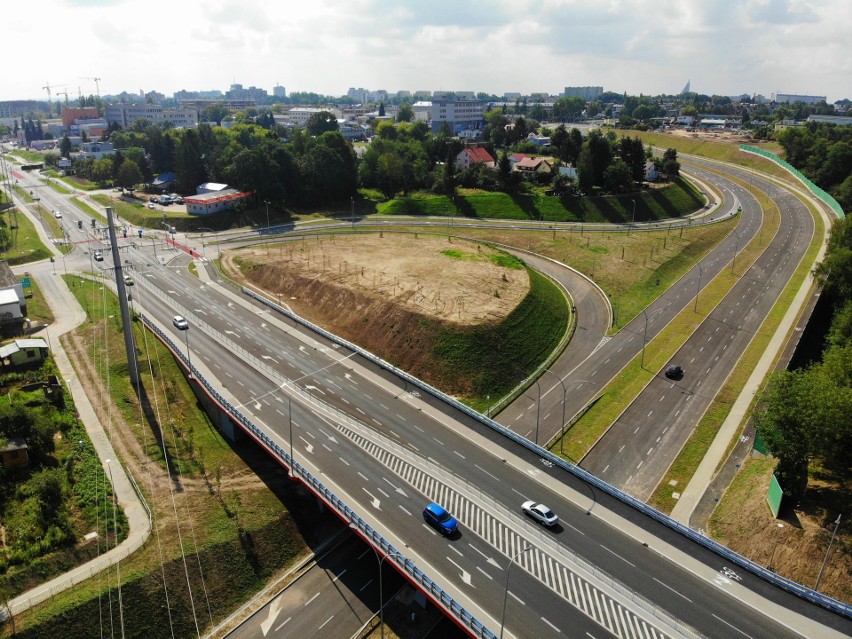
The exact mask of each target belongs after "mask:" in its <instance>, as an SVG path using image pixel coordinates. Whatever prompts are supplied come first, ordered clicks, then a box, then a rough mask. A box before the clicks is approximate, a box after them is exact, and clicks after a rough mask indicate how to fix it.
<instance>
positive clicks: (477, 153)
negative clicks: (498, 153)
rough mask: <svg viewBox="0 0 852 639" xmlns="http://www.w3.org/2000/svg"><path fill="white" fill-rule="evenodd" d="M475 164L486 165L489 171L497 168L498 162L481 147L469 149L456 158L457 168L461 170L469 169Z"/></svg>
mask: <svg viewBox="0 0 852 639" xmlns="http://www.w3.org/2000/svg"><path fill="white" fill-rule="evenodd" d="M474 164H484V165H485V166H486V167H488V168H489V169H493V168H495V167H496V166H497V162H495V161H494V158H493V157H491V154H490V153H489V152H488V151H486V150H485V149H483V148H482V147H481V146H474V147H468V148H465V149H463V150H462V152H461V153H459V154H458V155H457V156H456V168H458V169H460V170H462V171H463V170H464V169H469V168H470V167H472V166H473V165H474Z"/></svg>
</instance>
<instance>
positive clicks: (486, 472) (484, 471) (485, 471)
mask: <svg viewBox="0 0 852 639" xmlns="http://www.w3.org/2000/svg"><path fill="white" fill-rule="evenodd" d="M474 466H475V467H476V468H478V469H479V470H481V471H482V472H483V473H485V474H486V475H488V476H489V477H491V479H496V480H498V481H499V479H500V478H499V477H497V476H496V475H492V474H491V473H489V472H488V471H487V470H485V469H484V468H483V467H482V466H480V465H479V464H474Z"/></svg>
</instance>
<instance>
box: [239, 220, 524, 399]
mask: <svg viewBox="0 0 852 639" xmlns="http://www.w3.org/2000/svg"><path fill="white" fill-rule="evenodd" d="M222 265H223V267H224V268H225V269H226V271H228V272H229V273H230V274H231V275H232V276H234V277H237V278H239V279H247V280H248V282H249V283H251V285H253V286H254V287H257V288H260V289H262V290H264V291H266V292H267V294H269V296H270V297H271V298H273V299H275V297H276V296H277V297H278V299H279V301H280V302H281V303H282V304H286V305H288V306H289V307H290V308H292V309H293V311H294V312H295V313H297V314H299V315H301V316H302V317H305V318H306V319H308V320H310V321H311V322H314V323H315V324H318V325H320V326H322V327H324V328H326V329H328V330H330V331H332V332H333V333H335V334H336V335H339V336H340V337H343V338H344V339H347V340H350V341H352V342H355V343H357V344H359V345H360V346H362V347H363V348H366V349H367V350H369V351H371V352H373V353H375V354H376V355H378V356H379V357H382V358H383V359H386V360H387V361H390V362H392V363H393V364H394V365H396V366H398V367H400V368H403V369H404V370H406V371H408V372H409V373H411V374H413V375H415V376H417V377H419V378H420V379H423V380H425V381H427V382H428V383H430V384H434V385H437V386H440V387H441V388H444V389H446V390H447V391H448V392H451V393H453V394H462V395H463V394H466V393H467V392H468V391H469V390H470V389H469V388H468V386H467V384H466V380H464V379H457V378H456V379H453V378H452V375H450V374H448V373H447V371H446V369H445V367H444V366H443V365H442V363H441V362H440V361H436V360H435V358H434V356H433V353H432V347H433V345H434V340H435V336H436V335H437V334H438V333H439V332H440V331H442V330H445V329H450V330H465V329H469V328H473V327H476V326H482V325H489V324H497V323H499V322H500V321H502V320H503V319H505V318H506V317H507V316H508V315H509V313H511V312H512V311H513V310H514V309H515V308H516V307H517V305H518V304H519V303H520V302H521V301H522V300H523V299H524V297H525V296H526V295H527V293H528V292H529V290H530V283H529V276H528V274H527V272H526V270H525V269H524V268H522V266H521V264H520V262H518V261H517V260H516V259H515V258H512V257H510V256H507V255H506V254H505V253H502V252H500V251H497V250H495V249H492V248H490V247H488V246H486V245H483V244H478V243H475V242H463V241H460V240H453V242H448V241H447V240H446V239H445V238H434V237H430V236H425V235H422V234H415V235H401V234H391V233H384V234H383V233H379V234H370V235H364V236H347V237H343V238H336V237H333V236H320V237H319V238H311V239H306V240H302V241H299V242H293V243H289V244H283V245H280V246H276V247H274V248H272V249H270V250H267V249H264V248H259V249H257V248H256V249H243V250H240V251H236V252H226V253H223V254H222Z"/></svg>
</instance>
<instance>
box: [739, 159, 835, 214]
mask: <svg viewBox="0 0 852 639" xmlns="http://www.w3.org/2000/svg"><path fill="white" fill-rule="evenodd" d="M740 151H745V152H746V153H754V154H755V155H760V156H762V157H764V158H766V159H767V160H769V161H770V162H775V164H777V165H778V166H780V167H783V168H785V169H787V170H788V171H789V172H790V173H792V174H793V175H794V176H795V177H796V178H798V180H799V181H800V182H801V183H802V184H804V185H805V186H806V187H808V190H809V191H810V192H811V193H813V194H814V195H815V196H816V197H818V198H819V199H820V200H822V201H823V202H825V203H826V204H827V205H828V206H829V207H830V208H831V210H832V211H834V212H835V214H836V215H837V217H846V213H844V212H843V208H841V206H840V204H839V203H838V202H837V200H835V199H834V198H833V197H832V196H831V194H830V193H827V192H826V191H824V190H823V189H821V188H820V187H818V186H817V185H816V184H814V183H813V182H811V181H810V179H808V178H807V177H806V176H805V175H804V173H802V172H801V171H799V169H797V168H796V167H794V166H793V165H792V164H790V163H789V162H785V161H784V160H782V159H781V158H779V157H778V156H777V155H775V154H774V153H770V152H769V151H765V150H763V149H759V148H757V147H756V146H751V145H750V144H740Z"/></svg>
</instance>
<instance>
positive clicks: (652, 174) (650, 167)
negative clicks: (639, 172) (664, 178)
mask: <svg viewBox="0 0 852 639" xmlns="http://www.w3.org/2000/svg"><path fill="white" fill-rule="evenodd" d="M659 179H660V171H659V169H657V164H656V163H655V162H654V161H653V160H648V161H647V162H645V180H646V181H647V182H656V181H657V180H659Z"/></svg>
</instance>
